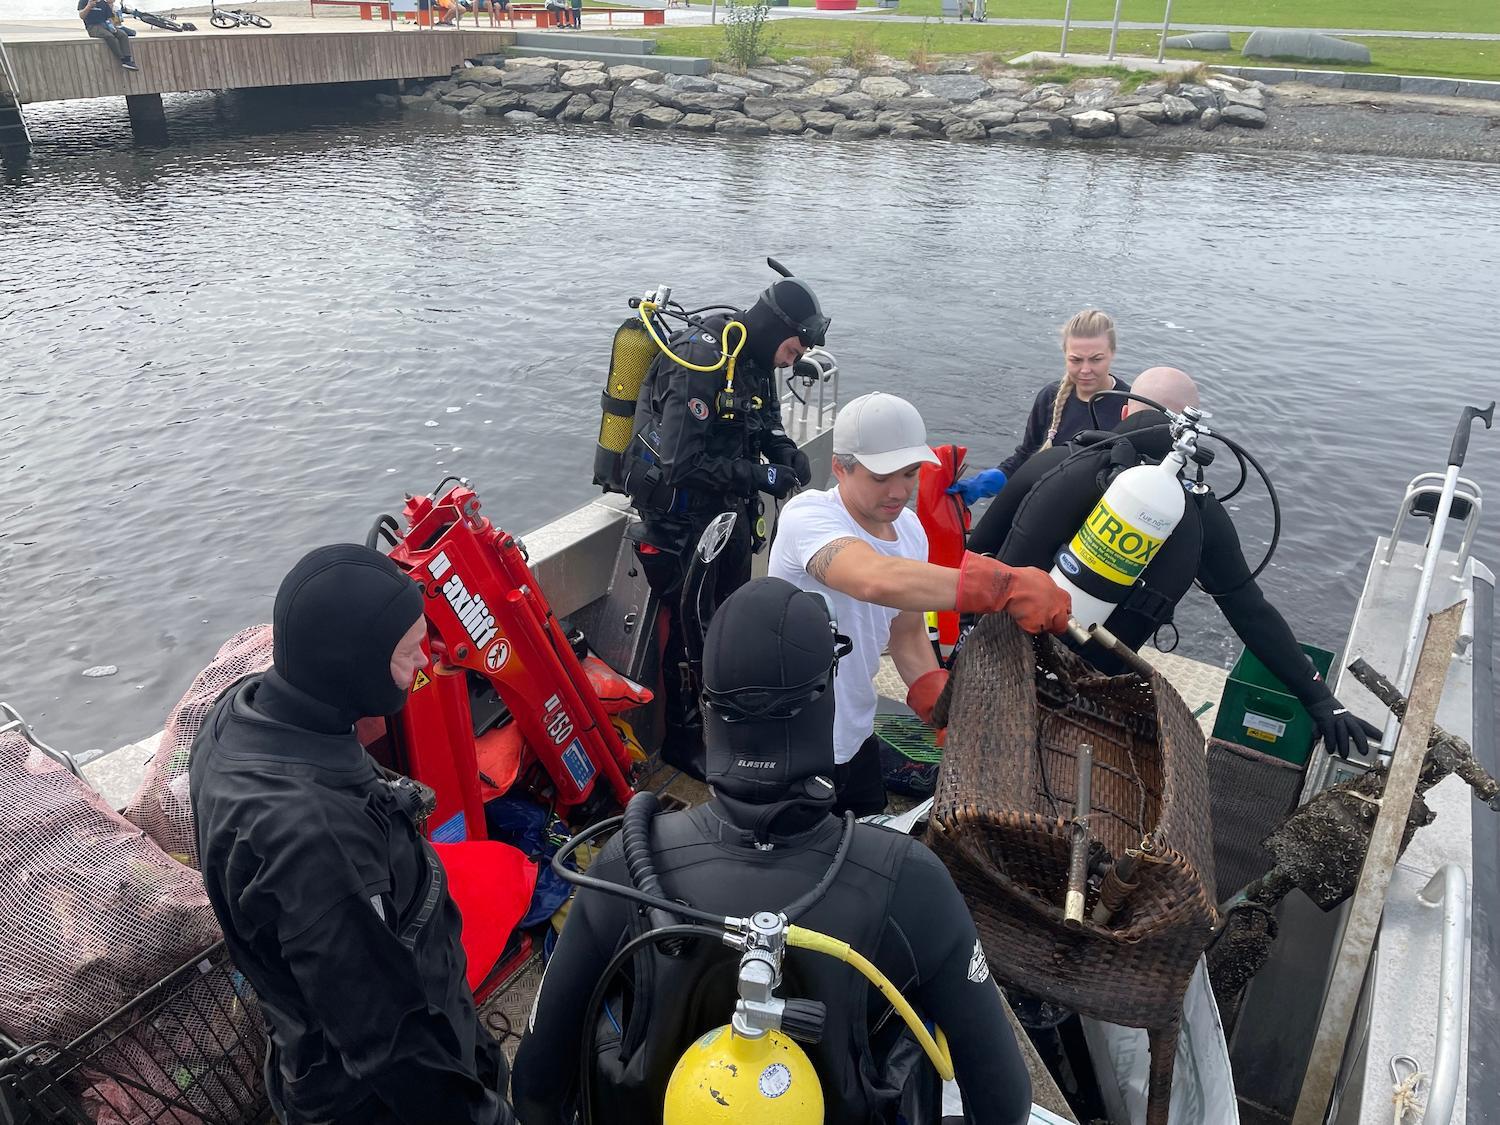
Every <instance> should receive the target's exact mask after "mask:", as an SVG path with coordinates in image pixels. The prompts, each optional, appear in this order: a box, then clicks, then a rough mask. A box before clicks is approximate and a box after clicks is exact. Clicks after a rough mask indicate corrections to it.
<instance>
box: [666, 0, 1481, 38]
mask: <svg viewBox="0 0 1500 1125" xmlns="http://www.w3.org/2000/svg"><path fill="white" fill-rule="evenodd" d="M725 8H726V5H725V4H723V3H721V4H720V5H719V18H720V19H722V18H723V13H724V11H725ZM771 18H772V19H777V20H792V19H818V20H849V19H854V20H866V19H868V20H874V21H878V22H880V23H927V22H932V21H933V19H934V17H931V16H902V15H897V14H896V13H895V12H892V11H891V10H890V9H888V8H858V9H856V10H855V11H852V12H820V11H818V10H817V9H816V8H772V9H771ZM667 22H669V23H672V24H684V25H695V24H706V23H708V22H709V5H708V4H706V3H703V2H702V0H699V2H698V3H695V4H694V5H693V6H692V7H691V8H668V9H667ZM944 22H951V23H957V22H959V21H958V20H946V21H944ZM984 22H985V23H986V24H987V25H989V26H990V27H1055V28H1057V29H1058V30H1059V31H1061V30H1062V20H1044V19H1000V18H995V19H989V20H986V21H984ZM1068 26H1069V28H1070V29H1072V30H1078V29H1079V28H1083V29H1089V30H1098V29H1102V30H1105V31H1108V30H1109V27H1110V24H1109V21H1108V20H1074V21H1072V23H1070V24H1069V25H1068ZM1120 30H1121V31H1160V30H1161V24H1160V23H1140V22H1138V21H1133V20H1122V21H1121V22H1120ZM1194 31H1229V32H1236V33H1238V32H1246V31H1313V32H1317V33H1318V34H1320V35H1347V36H1357V37H1359V38H1364V39H1472V40H1478V41H1482V42H1495V41H1500V33H1490V32H1481V31H1475V32H1468V31H1389V30H1376V29H1373V28H1353V27H1290V28H1268V27H1255V26H1251V25H1249V24H1232V23H1220V24H1211V23H1174V24H1172V26H1171V29H1170V33H1171V34H1173V35H1182V34H1187V33H1190V32H1194Z"/></svg>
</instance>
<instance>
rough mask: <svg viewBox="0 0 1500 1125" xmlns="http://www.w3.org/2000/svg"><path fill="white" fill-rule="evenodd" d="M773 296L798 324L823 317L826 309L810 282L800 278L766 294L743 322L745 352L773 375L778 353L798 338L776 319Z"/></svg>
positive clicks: (784, 280)
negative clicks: (772, 371) (772, 369)
mask: <svg viewBox="0 0 1500 1125" xmlns="http://www.w3.org/2000/svg"><path fill="white" fill-rule="evenodd" d="M767 294H769V295H770V296H771V297H772V298H773V299H774V300H775V301H776V304H777V305H779V306H780V307H781V311H782V312H784V313H786V315H787V316H788V317H790V318H791V319H792V321H793V322H795V323H797V324H804V323H807V322H808V321H809V320H811V319H813V318H815V317H818V318H821V317H822V315H823V307H822V306H821V305H820V304H819V303H818V298H817V295H816V294H815V293H814V292H813V291H812V289H811V288H810V287H809V286H808V284H807V282H805V281H803V280H802V279H801V278H797V277H784V278H782V279H781V280H780V281H778V282H776V283H774V284H773V285H772V286H771V287H770V288H769V289H767V290H766V291H765V292H764V293H762V294H761V295H760V296H759V297H758V298H757V299H756V301H755V304H753V305H751V306H750V308H749V309H748V310H747V311H746V313H745V315H744V317H743V318H742V319H743V321H744V323H745V330H746V333H747V338H746V341H745V349H746V350H747V351H748V352H749V353H750V358H751V359H752V360H754V361H755V364H756V366H758V367H761V368H763V369H765V370H766V371H770V370H771V367H772V365H773V364H774V363H775V361H776V349H777V348H779V347H781V345H782V343H783V342H784V341H786V340H790V339H791V338H792V337H793V336H796V335H797V330H796V329H795V328H792V327H790V326H788V324H787V323H786V321H785V320H783V319H782V318H781V317H779V316H777V315H776V310H775V309H774V308H772V307H771V304H770V302H769V301H768V300H767Z"/></svg>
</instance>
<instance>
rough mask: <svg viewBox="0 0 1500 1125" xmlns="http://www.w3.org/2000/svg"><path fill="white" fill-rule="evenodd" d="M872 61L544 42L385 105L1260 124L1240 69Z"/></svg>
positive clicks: (808, 121)
mask: <svg viewBox="0 0 1500 1125" xmlns="http://www.w3.org/2000/svg"><path fill="white" fill-rule="evenodd" d="M808 62H809V63H813V62H814V60H808ZM877 63H879V65H876V66H873V67H870V68H866V69H863V70H859V69H854V68H851V67H832V66H827V65H824V66H822V67H819V66H817V65H799V64H796V63H766V64H765V65H762V66H756V67H752V68H750V69H749V70H747V71H745V72H744V73H734V72H731V71H725V70H720V71H715V72H714V73H712V74H709V75H708V76H706V77H705V76H698V75H677V74H671V75H669V74H663V73H661V72H659V71H654V70H650V69H648V68H646V67H642V66H634V65H630V64H623V65H619V66H611V67H605V66H604V65H603V64H601V63H598V62H593V61H588V60H571V59H569V60H559V59H552V58H548V57H546V56H542V55H534V56H524V57H516V58H508V57H504V56H495V55H486V56H481V57H480V58H478V59H474V60H470V61H467V62H465V63H464V64H463V65H460V66H457V67H454V68H453V71H452V72H451V73H450V74H449V75H448V76H447V77H446V78H440V79H434V80H431V81H428V82H423V83H411V84H408V88H407V90H406V92H404V93H403V94H402V95H401V96H400V97H398V98H394V99H392V98H389V97H386V98H385V99H384V100H383V101H382V103H381V104H383V105H387V106H393V107H395V108H400V109H405V110H420V111H425V112H428V113H438V114H453V115H460V116H464V117H479V116H485V115H494V116H500V117H504V118H505V119H506V120H509V121H520V122H527V123H532V122H536V121H538V120H553V121H560V122H564V123H568V124H572V123H579V124H590V125H599V124H606V123H607V124H614V125H622V126H625V127H630V128H643V129H682V130H684V131H687V132H695V133H708V132H715V133H724V134H727V135H730V136H771V135H776V136H812V137H826V136H831V137H834V138H838V139H845V140H871V139H875V138H877V137H882V136H890V137H895V138H897V139H899V140H912V139H918V138H924V137H925V138H930V139H933V140H940V139H946V140H949V141H952V142H956V143H965V144H972V143H977V142H984V141H989V140H992V139H993V140H999V141H1022V142H1031V143H1034V142H1036V141H1039V140H1051V139H1053V138H1064V137H1075V138H1078V139H1080V140H1094V139H1100V138H1106V137H1125V138H1127V139H1132V138H1136V137H1148V136H1152V135H1154V134H1155V133H1157V132H1158V131H1159V130H1160V129H1161V128H1170V127H1172V126H1176V125H1186V124H1189V123H1192V122H1194V121H1195V120H1197V119H1198V118H1200V117H1201V116H1202V115H1203V113H1204V112H1205V111H1208V110H1211V111H1212V112H1213V113H1214V114H1215V115H1222V120H1223V121H1224V122H1225V123H1226V124H1233V125H1239V126H1241V127H1245V128H1263V127H1264V125H1265V123H1266V120H1267V113H1266V107H1267V104H1268V103H1267V97H1266V91H1265V89H1264V88H1263V87H1261V86H1260V84H1259V83H1251V82H1245V81H1243V80H1239V79H1236V80H1234V81H1229V80H1223V81H1221V80H1218V79H1215V80H1212V81H1211V82H1210V83H1209V84H1207V85H1199V84H1192V83H1188V84H1179V83H1176V82H1171V81H1164V80H1155V81H1152V82H1148V83H1146V84H1144V85H1142V86H1141V87H1140V88H1139V89H1137V90H1135V91H1133V92H1131V93H1130V94H1121V92H1120V89H1121V83H1120V81H1119V80H1118V79H1114V78H1084V79H1080V80H1078V81H1076V82H1074V83H1072V84H1070V85H1066V86H1064V85H1060V84H1058V83H1035V82H1031V81H1028V78H1027V72H1025V71H1014V70H1009V71H1003V72H1001V73H998V74H997V73H995V72H994V71H993V68H992V67H982V66H981V65H980V64H979V63H977V62H968V61H965V60H963V59H945V60H943V62H942V64H941V65H940V66H939V67H938V68H937V72H936V73H918V72H916V68H914V67H911V66H910V64H898V63H897V62H896V60H892V59H884V60H877ZM1122 120H1123V124H1122ZM1216 123H1217V118H1216Z"/></svg>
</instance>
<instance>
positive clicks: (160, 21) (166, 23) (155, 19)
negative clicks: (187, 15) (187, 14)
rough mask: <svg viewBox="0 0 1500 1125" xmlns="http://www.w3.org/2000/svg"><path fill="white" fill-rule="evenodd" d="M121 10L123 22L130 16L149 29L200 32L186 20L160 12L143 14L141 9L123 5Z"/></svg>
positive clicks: (120, 7)
mask: <svg viewBox="0 0 1500 1125" xmlns="http://www.w3.org/2000/svg"><path fill="white" fill-rule="evenodd" d="M119 10H120V18H121V19H122V20H123V19H124V18H125V17H126V16H129V17H130V18H132V19H138V20H140V21H141V22H142V23H143V24H146V25H147V26H148V27H157V28H160V29H161V30H163V31H197V30H198V29H197V28H196V27H194V26H193V25H192V24H191V23H189V22H187V21H186V20H177V19H174V18H173V17H172V16H167V15H162V14H160V13H159V12H143V11H141V9H139V8H131V7H128V6H127V5H125V4H121V5H120V6H119Z"/></svg>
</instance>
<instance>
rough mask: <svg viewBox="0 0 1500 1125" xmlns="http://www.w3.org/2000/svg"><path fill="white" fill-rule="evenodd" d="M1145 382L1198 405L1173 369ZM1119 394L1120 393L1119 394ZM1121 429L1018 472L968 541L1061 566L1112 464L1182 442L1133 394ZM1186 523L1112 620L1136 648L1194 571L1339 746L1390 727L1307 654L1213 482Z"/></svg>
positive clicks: (1167, 613) (1018, 561) (1011, 559)
mask: <svg viewBox="0 0 1500 1125" xmlns="http://www.w3.org/2000/svg"><path fill="white" fill-rule="evenodd" d="M1135 392H1136V393H1137V394H1140V395H1142V396H1143V397H1145V398H1148V399H1151V400H1152V401H1153V402H1158V403H1160V404H1161V405H1162V406H1164V407H1166V408H1167V409H1168V410H1171V411H1173V412H1181V411H1182V410H1184V409H1185V408H1187V407H1190V406H1192V407H1196V406H1197V405H1198V401H1199V400H1198V387H1197V385H1196V384H1195V383H1194V382H1193V380H1192V378H1191V377H1190V376H1188V375H1187V374H1186V373H1185V372H1182V371H1179V370H1177V369H1176V368H1175V367H1153V368H1151V369H1150V370H1148V371H1144V372H1142V373H1141V375H1140V377H1139V378H1138V379H1137V380H1136V381H1135ZM1110 397H1116V396H1110ZM1122 414H1123V418H1122V420H1121V422H1120V424H1119V425H1118V426H1117V427H1116V428H1115V433H1116V434H1121V435H1125V436H1126V440H1125V441H1124V442H1109V443H1106V442H1103V441H1097V442H1094V443H1093V444H1092V445H1079V444H1074V445H1067V446H1054V447H1053V448H1051V449H1048V450H1044V451H1042V452H1039V453H1038V454H1037V455H1036V456H1035V457H1032V458H1031V459H1030V460H1028V461H1027V462H1026V463H1025V464H1024V465H1022V466H1021V468H1020V469H1019V470H1017V472H1016V475H1015V476H1014V477H1013V478H1011V480H1010V481H1009V482H1008V483H1007V484H1006V486H1005V487H1004V488H1003V489H1002V490H1001V491H1000V495H999V496H997V497H996V498H995V500H994V502H993V503H992V504H991V505H990V506H989V509H988V510H987V511H986V512H985V514H984V517H983V518H982V519H981V520H980V521H979V524H978V525H977V526H976V527H975V528H974V531H973V533H972V534H971V535H970V536H969V550H971V551H978V552H981V553H984V554H994V555H995V556H996V557H997V558H999V559H1000V561H1002V562H1005V563H1008V564H1009V565H1011V566H1038V567H1051V566H1052V564H1053V561H1054V560H1055V559H1056V557H1057V552H1058V551H1059V550H1060V549H1061V548H1062V547H1063V546H1065V545H1066V544H1067V543H1068V542H1069V541H1070V540H1071V539H1072V538H1073V535H1074V534H1075V533H1076V532H1077V530H1078V528H1079V527H1080V526H1081V525H1082V524H1083V522H1084V520H1085V519H1086V518H1087V517H1088V514H1089V513H1090V512H1091V511H1093V509H1094V505H1095V504H1097V503H1098V502H1099V498H1100V496H1102V495H1103V493H1104V490H1105V488H1106V487H1107V486H1108V483H1109V480H1111V479H1112V476H1111V475H1110V474H1111V471H1112V470H1113V471H1118V470H1120V469H1123V468H1125V467H1126V464H1127V463H1129V464H1136V463H1140V462H1145V461H1150V462H1159V461H1160V460H1161V459H1162V458H1163V457H1165V456H1166V455H1167V453H1168V452H1169V451H1170V450H1171V447H1172V438H1171V436H1170V435H1169V434H1168V432H1167V428H1166V427H1167V418H1166V416H1165V415H1163V414H1162V413H1161V412H1160V411H1158V410H1154V409H1152V408H1151V407H1150V406H1148V405H1147V404H1146V403H1143V402H1140V401H1137V400H1135V399H1130V400H1126V401H1125V406H1124V409H1123V411H1122ZM1188 495H1189V498H1190V499H1189V503H1188V504H1187V507H1186V509H1185V511H1184V515H1183V519H1182V522H1181V523H1179V524H1178V525H1177V528H1176V529H1175V530H1174V531H1173V532H1172V533H1171V535H1169V536H1168V537H1167V539H1166V541H1165V542H1164V543H1163V544H1162V546H1161V548H1160V549H1159V550H1158V551H1157V553H1156V556H1155V557H1154V558H1153V559H1152V560H1151V562H1150V563H1149V564H1148V565H1147V566H1146V568H1145V570H1143V571H1142V572H1141V576H1140V579H1139V580H1138V582H1137V583H1136V585H1135V586H1134V587H1133V588H1132V589H1131V591H1130V592H1129V593H1128V594H1127V595H1126V596H1125V599H1124V600H1123V601H1122V602H1121V603H1120V605H1119V606H1118V607H1117V608H1116V609H1115V610H1114V612H1113V613H1111V614H1110V616H1109V619H1108V621H1107V622H1105V624H1106V626H1107V627H1108V629H1109V630H1110V632H1112V633H1114V635H1115V636H1117V637H1118V638H1119V639H1120V640H1122V641H1124V642H1125V643H1126V644H1127V645H1129V646H1130V647H1131V648H1134V649H1138V648H1140V646H1141V645H1142V644H1144V643H1145V642H1146V641H1147V640H1148V639H1150V638H1151V637H1153V636H1155V635H1156V633H1157V631H1158V630H1160V629H1161V628H1163V627H1165V626H1169V625H1171V624H1172V616H1173V611H1174V610H1175V609H1176V607H1177V603H1178V601H1179V600H1181V598H1182V596H1183V595H1184V594H1186V593H1187V591H1188V590H1189V589H1190V588H1191V587H1192V585H1193V582H1194V581H1195V580H1196V581H1197V582H1198V584H1199V585H1201V586H1202V588H1203V590H1204V591H1205V592H1206V593H1207V594H1208V595H1209V596H1210V597H1211V598H1213V599H1214V601H1215V602H1216V603H1217V604H1218V606H1219V609H1220V610H1221V611H1222V612H1223V614H1224V617H1225V618H1226V620H1228V622H1229V624H1230V626H1231V627H1232V628H1233V629H1234V631H1235V633H1236V634H1238V636H1239V638H1240V640H1242V641H1244V643H1245V647H1246V648H1248V649H1249V650H1250V651H1251V652H1252V653H1254V654H1255V656H1256V657H1257V658H1258V659H1259V660H1260V661H1261V663H1262V664H1264V665H1265V666H1266V667H1267V668H1268V669H1270V671H1271V673H1272V674H1273V675H1274V676H1275V677H1276V678H1277V679H1279V680H1280V681H1281V682H1282V683H1283V684H1285V685H1286V687H1287V690H1288V691H1290V692H1291V693H1292V694H1293V695H1295V696H1296V697H1297V699H1298V701H1299V702H1300V703H1301V704H1302V705H1303V706H1304V707H1305V708H1307V712H1308V714H1309V715H1310V716H1311V717H1312V720H1313V722H1314V723H1315V724H1316V725H1317V728H1318V733H1319V734H1320V735H1321V736H1322V738H1323V744H1324V747H1325V748H1326V749H1327V750H1328V752H1329V753H1336V754H1338V755H1339V756H1340V757H1343V758H1347V757H1348V756H1349V750H1350V748H1351V746H1352V747H1353V748H1354V749H1356V750H1357V751H1358V752H1359V754H1360V755H1361V756H1363V755H1365V754H1367V753H1368V752H1369V738H1371V737H1376V738H1378V737H1379V735H1380V732H1379V731H1378V730H1376V729H1375V728H1374V727H1372V726H1370V724H1369V723H1366V722H1364V721H1363V720H1362V719H1358V718H1356V717H1355V716H1353V715H1351V714H1350V713H1349V712H1348V709H1347V708H1345V707H1344V706H1343V705H1342V704H1341V703H1339V701H1338V700H1337V699H1335V698H1334V696H1333V693H1332V692H1330V691H1329V690H1328V685H1327V684H1325V683H1324V682H1323V679H1322V677H1321V676H1319V675H1318V673H1317V671H1316V669H1314V668H1313V666H1312V664H1311V663H1310V662H1309V661H1308V659H1307V657H1306V656H1305V655H1304V654H1303V652H1302V649H1301V648H1300V647H1299V646H1298V644H1297V638H1296V637H1295V636H1294V635H1293V634H1292V630H1291V627H1290V626H1289V625H1287V623H1286V620H1285V619H1284V618H1283V617H1282V616H1281V614H1280V613H1278V612H1277V611H1276V608H1275V607H1274V606H1273V605H1271V603H1270V602H1268V601H1266V597H1265V594H1263V593H1262V592H1261V589H1260V586H1259V585H1258V584H1257V583H1256V581H1255V579H1254V577H1253V576H1252V575H1251V573H1250V567H1249V565H1248V564H1247V563H1246V562H1245V554H1244V551H1243V550H1242V549H1241V548H1240V539H1239V534H1238V533H1237V532H1236V531H1235V528H1234V522H1233V521H1232V520H1231V519H1230V518H1229V513H1228V512H1226V511H1225V510H1224V506H1223V505H1222V504H1221V503H1220V502H1219V500H1218V498H1217V497H1215V496H1214V495H1213V493H1212V492H1207V491H1205V492H1202V493H1197V492H1192V491H1190V492H1189V494H1188ZM1087 655H1088V658H1089V659H1090V660H1091V661H1092V662H1093V663H1094V664H1095V665H1096V666H1098V667H1099V668H1100V669H1101V670H1103V671H1106V672H1111V673H1114V672H1122V671H1124V670H1125V669H1124V667H1123V666H1122V665H1120V664H1119V663H1118V661H1117V660H1116V658H1115V657H1113V656H1112V655H1111V654H1110V653H1108V652H1105V651H1102V650H1100V649H1099V646H1098V645H1090V646H1089V648H1088V653H1087Z"/></svg>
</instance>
